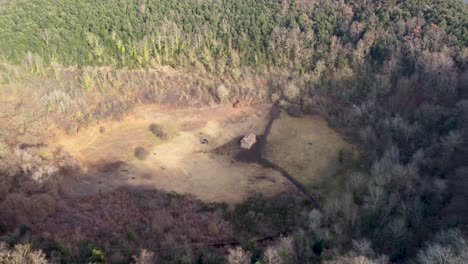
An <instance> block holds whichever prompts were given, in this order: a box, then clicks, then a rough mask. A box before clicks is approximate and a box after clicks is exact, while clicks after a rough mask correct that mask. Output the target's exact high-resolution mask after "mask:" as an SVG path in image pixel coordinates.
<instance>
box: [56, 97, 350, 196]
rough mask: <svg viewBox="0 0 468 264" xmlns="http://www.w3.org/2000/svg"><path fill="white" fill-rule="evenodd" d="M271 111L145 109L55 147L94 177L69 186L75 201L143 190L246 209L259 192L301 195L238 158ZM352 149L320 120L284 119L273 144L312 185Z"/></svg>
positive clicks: (279, 159) (281, 160)
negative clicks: (246, 138)
mask: <svg viewBox="0 0 468 264" xmlns="http://www.w3.org/2000/svg"><path fill="white" fill-rule="evenodd" d="M270 107H271V106H270V105H256V106H251V107H241V108H233V107H229V106H215V107H207V108H185V109H177V110H174V109H169V108H162V107H155V106H141V107H138V108H136V110H135V111H134V113H133V114H132V115H129V116H128V117H127V118H125V119H124V120H123V121H112V122H106V123H100V124H96V125H93V126H90V127H87V128H84V129H82V130H81V131H80V132H79V133H77V134H76V135H65V134H62V133H59V132H57V133H56V138H55V139H54V140H53V141H54V142H51V143H50V147H51V148H55V147H57V146H62V147H63V148H64V149H65V150H66V151H67V152H69V153H71V154H72V155H73V156H74V157H75V158H76V159H77V160H78V161H79V162H80V163H81V164H82V166H83V168H84V171H85V172H86V173H84V174H83V176H80V179H77V180H71V181H69V182H67V184H66V185H64V189H66V190H67V192H68V193H69V194H70V195H72V196H74V195H78V196H81V195H91V194H95V193H97V192H106V191H110V190H114V189H116V188H118V187H122V186H135V187H136V186H139V187H150V188H155V189H160V190H164V191H173V192H176V193H180V194H188V195H193V196H194V197H196V198H198V199H201V200H202V201H206V202H228V203H239V202H242V201H244V200H245V199H247V198H248V197H249V196H251V195H253V194H254V193H256V192H258V193H262V194H263V195H265V196H266V197H269V196H273V195H276V194H278V193H281V192H296V191H297V190H296V189H295V188H294V186H292V184H291V183H290V182H289V181H288V180H287V179H285V178H284V177H282V175H281V174H280V173H278V172H277V171H274V170H273V169H270V168H265V167H263V166H261V165H259V164H256V163H244V162H240V161H237V160H236V159H235V158H234V156H235V154H236V151H237V149H238V148H239V147H238V144H236V142H237V141H238V140H239V139H240V138H241V137H242V136H243V135H245V134H248V133H255V134H261V133H262V132H263V130H264V128H265V126H266V124H267V122H268V118H269V116H268V113H269V110H270ZM151 124H157V126H158V127H160V128H161V130H163V131H164V134H165V138H164V139H161V138H158V137H157V136H156V135H154V134H153V133H152V132H151V131H150V129H149V127H150V126H151ZM204 139H206V140H207V143H206V144H202V142H201V141H202V140H204ZM223 146H231V147H230V149H229V150H227V149H226V148H225V147H224V148H223ZM346 146H347V145H346V143H345V142H344V141H343V140H342V139H341V138H340V137H339V136H338V134H336V133H334V132H333V131H332V130H331V129H330V128H328V126H327V125H326V122H325V121H324V120H322V119H320V118H318V117H315V116H312V117H311V116H307V117H304V118H301V119H296V118H291V117H288V116H286V115H282V116H281V118H280V119H278V120H276V121H275V123H274V125H273V129H272V133H271V135H270V136H269V137H268V146H267V158H268V159H271V161H273V162H276V163H278V164H279V165H280V166H282V167H283V168H285V169H286V170H287V171H288V172H290V173H291V174H292V175H293V176H294V177H297V178H298V179H299V180H300V181H301V182H303V183H304V184H308V183H310V182H312V181H313V180H314V179H316V178H317V177H320V176H321V175H326V174H328V173H330V169H329V168H330V166H334V163H336V160H337V155H338V151H339V150H340V149H341V148H344V147H346ZM138 147H140V148H142V149H144V150H145V153H146V155H145V157H143V158H137V157H136V156H135V149H136V148H138ZM239 149H240V148H239Z"/></svg>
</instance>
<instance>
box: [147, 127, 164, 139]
mask: <svg viewBox="0 0 468 264" xmlns="http://www.w3.org/2000/svg"><path fill="white" fill-rule="evenodd" d="M149 130H150V131H151V133H153V134H154V135H155V136H156V137H158V138H160V139H161V140H167V138H168V135H167V133H166V131H164V129H163V127H162V126H160V125H158V124H151V125H150V126H149Z"/></svg>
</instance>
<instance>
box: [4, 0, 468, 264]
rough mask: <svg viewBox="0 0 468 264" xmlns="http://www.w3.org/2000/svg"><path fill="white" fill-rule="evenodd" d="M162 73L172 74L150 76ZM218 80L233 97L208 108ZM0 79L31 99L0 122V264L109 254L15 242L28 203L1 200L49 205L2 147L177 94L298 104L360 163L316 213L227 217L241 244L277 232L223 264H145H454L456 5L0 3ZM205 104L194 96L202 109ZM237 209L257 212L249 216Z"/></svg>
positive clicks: (465, 65)
mask: <svg viewBox="0 0 468 264" xmlns="http://www.w3.org/2000/svg"><path fill="white" fill-rule="evenodd" d="M168 68H169V69H171V71H177V72H179V73H180V75H178V76H176V77H170V76H169V77H168V76H166V75H164V74H162V73H155V72H154V71H156V70H160V69H168ZM155 79H158V81H154V80H155ZM219 83H223V84H224V85H225V87H227V89H229V91H230V93H227V92H226V95H225V96H224V95H220V91H219V90H216V86H217V84H219ZM0 84H1V86H0V92H2V93H5V94H8V95H9V96H13V95H18V94H24V95H25V96H26V95H29V96H30V97H27V98H28V99H26V100H24V101H22V102H21V104H18V105H16V106H14V107H16V109H20V110H22V109H29V110H28V111H30V112H31V114H30V115H31V116H30V117H24V116H21V117H18V120H19V119H20V118H25V119H21V121H18V120H17V119H14V118H12V119H11V120H13V121H11V120H10V121H8V122H16V121H18V123H21V124H22V125H18V126H17V127H15V129H11V130H8V129H7V127H6V125H5V126H4V127H3V126H2V124H0V128H1V129H2V131H0V176H4V177H2V178H1V179H0V184H1V186H0V239H1V241H4V242H5V243H0V263H47V261H50V262H52V263H60V262H61V263H72V262H76V263H107V262H112V261H110V260H109V255H110V254H111V251H113V250H114V251H115V248H118V247H113V246H104V245H100V247H98V246H96V248H94V247H92V246H89V245H87V244H86V245H80V249H79V250H76V252H71V251H70V252H69V251H66V250H64V249H63V248H64V247H65V246H64V245H58V243H56V242H54V243H52V242H47V243H45V242H44V241H46V240H47V239H44V238H38V237H34V236H32V235H28V238H29V240H28V239H25V238H24V233H28V232H30V230H29V228H28V227H27V221H25V222H24V223H23V222H22V219H19V218H18V217H16V218H15V215H16V216H17V215H20V214H23V218H24V217H26V218H28V217H31V219H34V217H35V216H34V215H33V213H30V214H29V213H26V211H30V210H36V209H37V208H38V207H40V205H37V204H36V205H35V206H31V207H27V206H24V207H22V208H19V207H16V206H15V204H16V203H17V202H15V199H19V197H21V196H25V195H28V196H30V197H32V198H28V199H29V200H28V202H29V203H32V204H33V203H34V201H35V200H37V201H39V202H41V203H42V204H48V203H49V201H50V200H51V199H52V200H53V199H59V198H57V197H59V195H58V194H54V195H51V196H50V197H47V198H44V197H45V196H44V194H41V193H40V191H39V190H42V189H47V188H52V187H50V186H49V187H44V188H42V187H41V188H42V189H41V188H39V187H38V188H33V187H29V190H25V191H22V190H20V189H21V188H20V187H18V186H21V183H19V181H20V179H22V178H21V177H23V176H24V174H25V171H27V170H25V169H24V167H21V161H20V160H21V157H24V155H23V156H21V155H17V154H16V156H15V154H14V152H15V144H19V142H16V141H15V140H6V139H10V138H13V137H12V136H11V135H12V134H14V133H16V132H17V131H22V130H24V124H26V123H28V121H27V120H29V119H28V118H32V117H34V118H39V117H38V116H39V115H41V118H44V119H46V118H47V119H48V120H54V121H55V122H57V123H58V124H59V125H58V126H62V128H64V130H66V131H67V132H70V131H71V132H75V131H78V129H79V128H80V127H81V126H85V125H86V124H87V123H91V122H94V121H97V120H101V119H105V118H119V117H120V116H121V115H123V114H124V113H126V112H128V111H131V109H132V108H133V107H134V106H135V105H136V104H138V103H141V102H144V103H147V102H150V103H154V102H157V103H163V102H164V100H165V99H166V97H161V96H159V95H161V94H160V93H158V92H157V91H158V89H162V88H161V87H163V88H164V90H165V91H167V90H171V89H172V90H174V92H177V89H178V88H177V87H175V86H176V85H182V86H184V87H185V88H186V89H187V90H189V91H192V90H190V89H193V87H195V86H196V87H201V88H200V89H201V90H202V91H203V92H206V94H209V95H212V96H213V97H215V98H218V99H219V101H234V100H237V99H238V98H240V99H241V100H242V101H246V102H247V101H248V102H258V101H262V102H270V103H274V102H276V101H284V102H287V103H288V104H295V105H299V106H300V107H301V109H302V110H303V111H304V112H313V113H317V114H320V115H322V116H324V117H325V118H326V119H327V121H328V122H329V124H330V125H331V126H333V127H335V128H337V129H341V130H343V131H345V132H344V133H346V135H347V136H348V137H349V138H350V140H352V141H353V142H355V143H356V144H357V145H358V146H360V147H361V149H362V157H360V159H359V164H357V165H356V164H352V165H350V166H349V168H346V170H343V171H342V172H340V173H342V174H343V176H342V177H343V180H334V181H331V183H324V185H327V184H328V185H333V188H334V189H335V190H336V191H334V192H330V193H329V194H327V195H324V196H323V197H320V202H321V207H322V208H321V210H318V209H311V208H310V206H303V207H301V206H295V207H293V208H292V209H291V208H290V207H287V208H290V209H284V208H281V210H279V211H280V212H279V213H278V212H276V211H275V213H271V210H269V207H268V206H267V204H268V203H267V202H265V201H264V200H262V199H263V198H259V197H256V196H255V197H253V198H251V199H249V200H248V201H246V202H245V203H244V204H241V205H239V206H238V207H236V208H235V209H234V211H233V213H231V214H228V216H226V219H228V221H232V222H233V223H235V225H236V227H238V228H239V229H240V230H242V231H245V232H254V231H255V230H256V229H257V226H261V225H262V223H264V222H268V221H272V220H271V219H280V220H281V219H282V220H281V221H283V220H284V221H283V222H281V221H280V222H279V223H276V222H275V221H273V223H274V224H273V225H274V226H277V227H278V228H279V227H281V228H279V229H278V230H279V231H284V230H288V233H289V236H287V237H281V238H279V239H277V240H275V241H273V242H272V243H271V244H270V245H269V246H267V247H260V246H258V247H257V246H256V245H254V244H255V243H248V244H246V245H242V247H237V248H233V249H230V250H229V251H228V252H227V253H226V256H227V257H224V256H223V255H222V254H221V255H220V253H217V252H211V251H209V250H207V251H205V252H198V251H195V250H191V249H187V247H185V246H184V245H182V248H183V249H177V250H176V249H174V250H169V249H168V250H167V251H166V252H156V255H158V257H159V258H158V261H159V262H158V263H191V262H193V261H195V260H196V261H198V263H223V262H226V263H230V264H234V263H239V264H241V263H242V264H243V263H270V264H273V263H275V264H276V263H350V264H351V263H389V262H393V263H423V264H436V263H454V264H455V263H457V264H458V263H460V264H461V263H468V239H467V235H468V211H467V206H466V205H467V204H468V195H467V192H468V163H467V157H468V126H467V121H468V5H467V4H466V3H464V2H463V1H461V0H443V1H440V0H405V1H403V0H389V1H386V0H377V1H371V0H339V1H330V0H243V1H233V0H191V1H187V0H185V1H184V0H172V1H171V0H102V1H90V0H80V1H69V0H54V1H47V0H34V1H33V0H3V1H0ZM174 84H176V85H174ZM223 87H224V86H223ZM185 88H184V89H185ZM21 89H23V91H21ZM203 92H202V93H201V94H198V93H196V94H195V93H193V98H195V97H197V99H200V101H202V102H203V103H206V102H205V101H204V100H205V99H204V98H205V97H204V93H203ZM158 96H159V97H158ZM221 97H226V98H221ZM4 98H6V99H5V100H7V99H8V97H7V96H6V95H5V96H4ZM167 98H169V97H167ZM221 99H223V100H221ZM224 99H225V100H224ZM207 100H208V99H207ZM0 103H3V101H0ZM14 107H13V108H14ZM28 107H29V108H28ZM31 109H34V110H31ZM12 111H13V110H12ZM6 112H7V110H5V113H6ZM2 114H3V112H0V118H2V117H3V116H2ZM4 124H6V123H4ZM30 130H32V129H30ZM33 132H34V133H35V131H29V132H22V133H21V134H27V133H33ZM3 139H5V140H3ZM16 152H18V149H17V148H16ZM18 157H20V158H18ZM7 159H8V160H7ZM61 159H62V160H66V157H64V156H61ZM16 160H18V161H16ZM18 164H19V165H18ZM16 167H18V169H16ZM14 168H15V169H14ZM19 168H21V169H19ZM26 189H27V188H26ZM46 191H47V192H48V190H46ZM44 192H45V191H44ZM51 193H52V192H51ZM57 193H59V191H57ZM34 195H36V196H34ZM35 198H37V199H35ZM39 198H40V199H39ZM41 199H42V200H41ZM173 199H174V200H177V199H178V198H177V199H176V198H173ZM177 201H178V200H177ZM60 206H62V205H60ZM60 206H57V208H60ZM31 208H35V209H31ZM54 210H55V209H54ZM56 210H59V209H56ZM262 210H263V211H262ZM250 211H262V214H261V215H262V216H260V217H259V219H257V220H252V219H248V217H247V214H248V212H250ZM44 214H47V213H44ZM279 215H280V216H279ZM262 217H264V218H265V219H268V220H265V219H263V218H262ZM269 217H270V218H269ZM288 217H289V218H288ZM12 219H14V220H12ZM285 219H286V220H285ZM291 219H292V220H291ZM31 221H34V220H31ZM278 221H279V220H278ZM256 235H264V234H256ZM132 240H138V237H136V238H132ZM47 241H48V240H47ZM139 245H140V244H138V243H137V242H135V243H134V244H132V246H129V245H126V248H124V249H123V250H122V251H124V250H127V251H128V252H126V253H125V254H126V255H125V256H127V255H128V256H127V257H128V258H127V259H125V260H124V261H123V263H125V261H127V262H128V261H130V260H132V261H133V262H134V263H153V262H152V261H153V260H152V259H153V258H154V257H155V256H154V253H151V252H147V251H141V253H140V254H139V255H138V250H139V249H141V248H138V246H139ZM178 246H179V247H177V246H174V248H180V246H181V245H178ZM97 248H99V249H97ZM120 249H121V247H120V248H119V250H120ZM148 250H150V249H148ZM127 253H128V254H127ZM14 261H16V262H14Z"/></svg>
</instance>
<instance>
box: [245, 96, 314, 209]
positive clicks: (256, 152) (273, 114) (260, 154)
mask: <svg viewBox="0 0 468 264" xmlns="http://www.w3.org/2000/svg"><path fill="white" fill-rule="evenodd" d="M280 112H281V110H280V109H279V107H278V105H277V104H274V105H273V106H272V107H271V110H270V114H269V121H268V124H267V126H266V127H265V130H264V131H263V134H262V135H261V136H258V143H257V144H255V145H254V146H253V147H252V148H251V149H250V150H243V151H242V152H241V153H239V154H238V155H237V156H236V159H237V160H239V161H243V162H254V163H257V164H260V165H262V166H264V167H268V168H271V169H273V170H275V171H277V172H279V173H281V175H283V176H284V177H285V178H286V179H288V180H289V181H290V182H291V183H292V184H293V185H294V186H296V188H298V189H299V190H300V191H301V192H302V193H303V194H304V196H305V197H306V198H307V199H308V200H309V201H310V202H311V203H312V205H313V206H314V207H315V208H317V209H318V210H321V208H320V204H319V203H318V201H317V199H316V198H315V197H314V196H313V195H312V193H311V192H310V191H309V190H308V189H307V187H305V186H304V185H303V184H302V183H300V182H299V181H298V180H296V179H295V178H294V177H293V176H291V175H290V174H289V173H288V172H287V171H286V170H284V169H283V168H281V167H280V166H278V165H277V164H275V163H273V162H271V161H269V160H268V159H266V158H265V148H266V146H267V139H268V135H269V134H270V130H271V128H272V126H273V123H274V121H275V120H276V119H278V118H279V116H280Z"/></svg>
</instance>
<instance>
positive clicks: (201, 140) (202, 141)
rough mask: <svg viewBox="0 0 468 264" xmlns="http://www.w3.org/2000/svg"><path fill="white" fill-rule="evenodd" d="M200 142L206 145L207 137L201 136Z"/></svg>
mask: <svg viewBox="0 0 468 264" xmlns="http://www.w3.org/2000/svg"><path fill="white" fill-rule="evenodd" d="M200 143H201V144H203V145H206V144H208V139H206V138H202V139H200Z"/></svg>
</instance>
